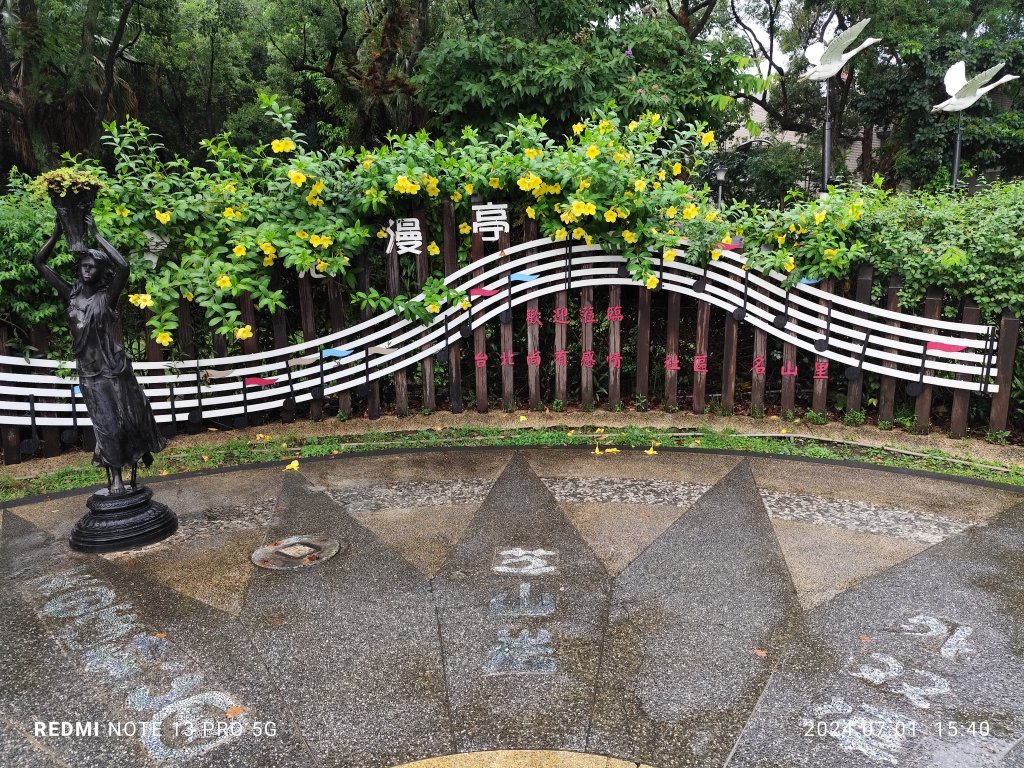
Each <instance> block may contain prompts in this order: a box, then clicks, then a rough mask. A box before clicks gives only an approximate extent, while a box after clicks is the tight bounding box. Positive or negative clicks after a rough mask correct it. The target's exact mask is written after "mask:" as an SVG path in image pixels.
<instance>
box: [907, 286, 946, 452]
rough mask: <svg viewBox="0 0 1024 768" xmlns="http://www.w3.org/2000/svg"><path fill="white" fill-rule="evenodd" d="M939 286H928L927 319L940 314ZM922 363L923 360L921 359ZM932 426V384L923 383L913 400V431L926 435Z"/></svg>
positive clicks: (936, 318) (925, 305) (925, 314)
mask: <svg viewBox="0 0 1024 768" xmlns="http://www.w3.org/2000/svg"><path fill="white" fill-rule="evenodd" d="M942 296H943V292H942V289H941V288H935V287H932V288H929V289H928V292H927V293H926V294H925V299H924V316H925V317H926V318H927V319H929V320H938V319H939V317H941V316H942ZM921 364H922V365H924V361H923V360H922V361H921ZM931 428H932V385H931V384H924V385H923V386H922V387H921V394H920V395H918V396H917V399H916V400H915V401H914V431H915V432H917V434H919V435H927V434H928V433H929V432H930V431H931Z"/></svg>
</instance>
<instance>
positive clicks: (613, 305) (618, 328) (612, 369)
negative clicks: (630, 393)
mask: <svg viewBox="0 0 1024 768" xmlns="http://www.w3.org/2000/svg"><path fill="white" fill-rule="evenodd" d="M613 317H616V318H620V317H622V286H621V285H611V286H608V358H607V362H608V405H609V407H611V408H616V407H618V406H620V405H622V388H621V383H622V379H621V377H620V375H619V374H620V372H621V370H622V369H621V367H620V366H618V365H613V361H614V360H619V359H620V358H619V357H618V356H619V355H621V354H622V320H613V319H612V318H613Z"/></svg>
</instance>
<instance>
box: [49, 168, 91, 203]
mask: <svg viewBox="0 0 1024 768" xmlns="http://www.w3.org/2000/svg"><path fill="white" fill-rule="evenodd" d="M105 186H106V185H105V184H104V183H103V180H102V179H100V177H99V176H97V175H96V174H94V173H92V172H90V171H87V170H82V169H81V168H58V169H56V170H54V171H47V172H46V173H44V174H42V175H40V176H38V177H36V179H35V180H34V181H33V182H32V187H33V188H34V189H38V190H41V191H43V192H45V193H46V194H47V195H49V196H50V197H51V198H53V197H66V196H67V195H68V194H74V195H77V194H89V193H93V194H95V193H97V192H99V191H100V190H101V189H103V187H105Z"/></svg>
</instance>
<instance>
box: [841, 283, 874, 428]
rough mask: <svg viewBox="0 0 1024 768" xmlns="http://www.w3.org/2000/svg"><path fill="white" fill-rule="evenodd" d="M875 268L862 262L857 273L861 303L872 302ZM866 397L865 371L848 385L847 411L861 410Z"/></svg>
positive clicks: (858, 314) (857, 293)
mask: <svg viewBox="0 0 1024 768" xmlns="http://www.w3.org/2000/svg"><path fill="white" fill-rule="evenodd" d="M874 277H875V269H874V267H872V266H871V265H870V264H861V265H860V271H859V272H858V273H857V289H856V293H855V294H854V298H855V299H856V300H857V301H859V302H860V303H861V304H870V303H871V284H872V282H873V281H874ZM856 315H857V316H858V317H864V316H865V313H864V312H863V311H861V312H857V313H856ZM863 399H864V373H863V372H861V375H860V376H858V377H857V378H856V379H852V380H851V381H850V382H849V383H848V384H847V385H846V412H847V413H850V412H851V411H859V410H861V405H862V402H861V401H862V400H863Z"/></svg>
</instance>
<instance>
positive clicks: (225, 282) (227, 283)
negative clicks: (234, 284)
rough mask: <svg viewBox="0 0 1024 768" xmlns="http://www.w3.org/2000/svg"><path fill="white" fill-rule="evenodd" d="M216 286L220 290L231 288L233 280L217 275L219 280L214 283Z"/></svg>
mask: <svg viewBox="0 0 1024 768" xmlns="http://www.w3.org/2000/svg"><path fill="white" fill-rule="evenodd" d="M214 285H216V286H217V287H218V288H224V289H226V288H230V287H231V278H230V277H228V276H227V275H217V279H216V280H215V281H214Z"/></svg>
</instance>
